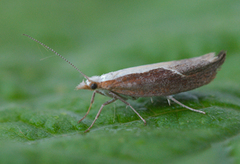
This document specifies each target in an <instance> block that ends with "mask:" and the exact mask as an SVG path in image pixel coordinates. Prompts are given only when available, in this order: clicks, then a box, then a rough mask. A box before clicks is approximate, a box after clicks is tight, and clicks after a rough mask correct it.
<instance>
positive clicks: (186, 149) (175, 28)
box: [0, 0, 240, 164]
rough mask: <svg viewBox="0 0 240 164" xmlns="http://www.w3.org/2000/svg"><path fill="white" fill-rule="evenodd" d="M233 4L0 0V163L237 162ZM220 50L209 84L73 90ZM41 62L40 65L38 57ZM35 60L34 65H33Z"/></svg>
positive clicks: (239, 100)
mask: <svg viewBox="0 0 240 164" xmlns="http://www.w3.org/2000/svg"><path fill="white" fill-rule="evenodd" d="M239 8H240V1H234V0H233V1H221V0H220V1H187V0H185V1H151V2H149V1H130V2H129V1H119V2H115V1H94V0H93V1H50V2H49V1H38V2H35V1H34V2H33V1H27V0H25V1H16V2H11V1H2V2H1V5H0V21H1V26H0V36H1V37H0V43H1V44H0V53H1V55H0V68H1V69H0V75H1V76H0V103H1V106H0V139H1V141H0V163H24V164H25V163H83V162H85V163H184V164H186V163H204V164H206V163H240V158H239V157H240V137H239V133H240V111H239V109H240V94H239V93H240V92H239V91H240V86H239V82H240V76H239V72H240V67H239V61H240V56H239V53H240V51H239V45H240V31H239V27H240V18H239V15H240V10H239ZM23 33H26V34H29V35H31V36H33V37H34V38H36V39H38V40H40V41H42V42H44V43H45V44H47V45H48V46H50V47H51V48H53V49H55V50H56V51H57V52H59V53H60V54H62V55H63V56H64V57H66V58H67V59H69V60H70V61H72V62H73V63H74V64H75V65H76V66H77V67H78V68H79V69H80V70H81V71H83V72H84V73H85V74H87V75H88V76H93V75H101V74H103V73H107V72H110V71H115V70H118V69H122V68H127V67H132V66H138V65H142V64H150V63H156V62H161V61H169V60H178V59H183V58H190V57H194V56H200V55H203V54H205V53H209V52H217V53H218V52H219V51H221V50H226V51H227V59H226V62H225V63H224V65H223V66H222V69H221V71H220V72H219V73H218V75H217V78H216V79H215V80H214V81H213V82H212V83H211V84H209V85H207V86H204V87H202V88H199V89H197V90H194V91H191V92H187V93H182V94H179V95H176V99H178V100H179V101H181V102H182V103H184V104H186V105H188V106H190V107H193V108H196V109H199V110H202V111H205V112H206V113H207V114H206V115H202V114H198V113H194V112H191V111H188V110H186V109H184V108H182V107H180V106H179V105H176V104H172V106H168V104H167V101H166V99H165V98H159V97H155V98H153V103H152V102H151V100H150V99H149V98H141V99H139V100H137V101H129V102H130V103H131V104H132V105H133V106H134V107H135V109H137V110H138V112H139V113H140V114H141V115H142V116H143V118H145V119H146V121H147V125H146V126H144V125H143V122H142V121H141V120H139V118H138V117H137V116H136V115H135V113H133V112H132V111H131V110H130V109H129V108H127V109H126V107H125V105H124V104H123V103H121V102H116V103H114V104H112V105H109V106H106V107H105V108H104V110H103V112H102V114H101V116H100V117H99V119H98V120H97V122H96V124H95V126H94V127H93V128H92V130H91V131H90V132H89V133H87V134H84V133H83V131H84V130H86V128H87V127H88V126H89V125H90V124H91V122H92V120H93V119H94V118H95V115H96V113H97V110H98V109H99V108H100V106H101V104H102V103H103V102H105V101H107V100H108V98H106V97H103V96H101V95H98V96H97V97H96V100H95V103H94V105H93V107H92V110H91V112H90V114H89V116H88V117H87V118H86V119H85V120H84V121H83V122H82V123H80V124H77V121H78V120H79V119H81V118H82V117H83V116H84V114H85V112H86V111H87V108H88V106H89V103H90V98H91V92H90V91H74V88H75V86H76V85H77V84H78V83H80V82H81V81H82V79H83V77H82V76H81V75H80V76H79V73H78V72H77V71H76V70H74V69H73V68H72V67H71V66H69V65H68V64H67V63H65V62H64V61H63V60H61V59H60V58H59V57H55V56H54V54H53V53H51V52H48V51H46V50H45V49H44V48H42V47H41V46H39V45H38V44H36V43H35V42H33V41H31V40H29V39H28V38H26V37H24V36H22V34H23ZM45 58H46V59H45ZM41 59H44V60H41Z"/></svg>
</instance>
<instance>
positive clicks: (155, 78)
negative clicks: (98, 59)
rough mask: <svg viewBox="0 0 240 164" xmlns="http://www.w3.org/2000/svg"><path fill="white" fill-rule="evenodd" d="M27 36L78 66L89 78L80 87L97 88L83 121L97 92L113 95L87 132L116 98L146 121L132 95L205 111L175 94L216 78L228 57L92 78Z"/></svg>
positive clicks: (207, 57) (209, 57)
mask: <svg viewBox="0 0 240 164" xmlns="http://www.w3.org/2000/svg"><path fill="white" fill-rule="evenodd" d="M24 35H25V36H27V37H29V38H30V39H32V40H34V41H35V42H37V43H39V44H41V45H42V46H44V47H46V48H47V49H49V50H51V51H52V52H54V53H55V54H56V55H58V56H59V57H61V58H62V59H63V60H65V61H66V62H68V63H69V64H70V65H71V66H72V67H74V68H75V69H76V70H77V71H78V72H79V73H80V74H81V75H82V76H83V77H84V78H85V79H86V81H84V80H83V81H82V82H81V83H80V84H79V85H78V86H77V87H76V89H88V90H93V91H94V92H93V95H92V98H91V102H90V106H89V108H88V111H87V113H86V114H85V116H84V117H83V118H82V119H81V120H79V122H81V121H82V120H83V119H84V118H85V117H86V116H87V115H88V113H89V111H90V109H91V106H92V104H93V102H94V98H95V95H96V93H98V94H101V95H104V96H107V97H111V99H110V100H108V101H107V102H105V103H103V104H102V106H101V107H100V109H99V111H98V113H97V115H96V117H95V119H94V121H93V122H92V124H91V125H90V126H89V128H88V129H87V130H86V131H85V132H87V131H89V130H90V128H91V127H92V126H93V125H94V123H95V122H96V120H97V118H98V117H99V115H100V113H101V111H102V109H103V107H104V106H106V105H108V104H111V103H113V102H114V101H116V100H120V101H122V102H123V103H125V104H126V105H127V106H129V107H130V108H131V109H132V110H133V111H134V112H135V113H136V114H137V115H138V116H139V118H140V119H141V120H142V121H143V122H144V123H145V124H146V121H145V120H144V118H142V117H141V116H140V114H139V113H138V112H137V111H136V110H135V109H134V108H133V107H132V106H131V104H129V103H128V102H127V101H126V100H127V99H128V98H134V99H136V98H138V97H152V96H165V97H166V98H167V100H168V103H169V104H170V100H172V101H173V102H175V103H177V104H179V105H181V106H182V107H184V108H187V109H189V110H191V111H194V112H198V113H203V114H205V112H203V111H200V110H196V109H193V108H190V107H188V106H186V105H184V104H182V103H180V102H179V101H177V100H176V99H174V98H173V97H172V95H174V94H177V93H180V92H185V91H189V90H192V89H195V88H198V87H201V86H203V85H206V84H208V83H210V82H211V81H212V80H213V79H214V78H215V76H216V74H217V70H218V69H219V68H220V66H221V65H222V64H223V63H224V61H225V58H226V52H225V51H221V52H220V53H219V54H218V55H217V56H215V55H214V53H209V54H206V55H203V56H200V57H195V58H190V59H183V60H178V61H170V62H161V63H156V64H149V65H143V66H138V67H132V68H126V69H122V70H119V71H115V72H110V73H107V74H103V75H101V76H93V77H88V76H87V75H85V74H83V73H82V72H81V71H80V70H79V69H78V68H77V67H76V66H75V65H73V64H72V63H71V62H69V61H68V60H67V59H65V58H64V57H63V56H61V55H60V54H58V53H57V52H56V51H54V50H53V49H51V48H49V47H48V46H46V45H45V44H43V43H41V42H39V41H38V40H36V39H34V38H32V37H30V36H29V35H26V34H24Z"/></svg>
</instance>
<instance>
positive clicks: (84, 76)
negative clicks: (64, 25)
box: [23, 34, 90, 81]
mask: <svg viewBox="0 0 240 164" xmlns="http://www.w3.org/2000/svg"><path fill="white" fill-rule="evenodd" d="M23 35H24V36H26V37H28V38H30V39H32V40H33V41H35V42H37V43H38V44H40V45H42V46H43V47H45V48H47V49H48V50H50V51H52V52H53V53H55V54H56V55H57V56H59V57H60V58H62V59H63V60H65V61H66V62H67V63H68V64H70V65H71V66H72V67H73V68H75V69H76V70H77V71H78V72H79V73H80V74H82V75H83V77H85V78H86V79H87V80H89V77H88V76H87V75H85V74H84V73H82V71H80V70H79V69H78V68H77V67H76V66H75V65H73V64H72V63H71V62H70V61H68V60H67V59H66V58H64V57H63V56H62V55H60V54H59V53H57V52H56V51H55V50H53V49H52V48H50V47H48V46H47V45H45V44H43V43H42V42H40V41H38V40H37V39H34V38H33V37H31V36H29V35H27V34H23ZM89 81H90V80H89Z"/></svg>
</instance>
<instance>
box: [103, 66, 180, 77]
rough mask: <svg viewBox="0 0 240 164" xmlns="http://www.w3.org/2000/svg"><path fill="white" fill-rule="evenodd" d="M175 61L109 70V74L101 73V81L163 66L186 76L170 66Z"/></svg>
mask: <svg viewBox="0 0 240 164" xmlns="http://www.w3.org/2000/svg"><path fill="white" fill-rule="evenodd" d="M173 63H174V61H171V62H162V63H156V64H149V65H143V66H138V67H131V68H126V69H122V70H119V71H115V72H109V73H107V74H103V75H101V81H108V80H113V79H116V78H119V77H122V76H125V75H129V74H136V73H145V72H148V71H150V70H154V69H158V68H163V69H165V70H170V71H172V72H174V73H176V74H179V75H181V76H184V75H183V74H181V73H180V72H178V71H177V70H174V69H172V68H169V67H170V66H172V64H173Z"/></svg>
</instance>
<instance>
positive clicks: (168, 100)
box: [167, 97, 171, 106]
mask: <svg viewBox="0 0 240 164" xmlns="http://www.w3.org/2000/svg"><path fill="white" fill-rule="evenodd" d="M167 102H168V105H169V106H171V101H170V99H169V98H168V97H167Z"/></svg>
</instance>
